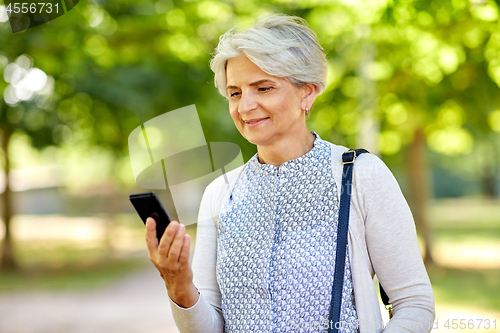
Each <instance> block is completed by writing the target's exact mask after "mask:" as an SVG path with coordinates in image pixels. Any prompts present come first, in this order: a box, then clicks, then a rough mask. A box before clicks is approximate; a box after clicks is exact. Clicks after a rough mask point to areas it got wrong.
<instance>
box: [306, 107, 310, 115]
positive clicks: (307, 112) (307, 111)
mask: <svg viewBox="0 0 500 333" xmlns="http://www.w3.org/2000/svg"><path fill="white" fill-rule="evenodd" d="M309 111H310V110H309V107H307V106H306V116H308V115H309Z"/></svg>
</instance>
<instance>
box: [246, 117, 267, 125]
mask: <svg viewBox="0 0 500 333" xmlns="http://www.w3.org/2000/svg"><path fill="white" fill-rule="evenodd" d="M268 119H269V117H267V118H255V119H250V120H244V122H245V124H246V125H247V126H251V127H253V126H257V125H260V124H262V123H263V122H265V121H266V120H268Z"/></svg>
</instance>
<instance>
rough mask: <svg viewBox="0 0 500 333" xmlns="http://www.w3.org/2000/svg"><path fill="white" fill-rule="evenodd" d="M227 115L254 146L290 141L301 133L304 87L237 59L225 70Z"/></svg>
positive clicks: (304, 101) (245, 59)
mask: <svg viewBox="0 0 500 333" xmlns="http://www.w3.org/2000/svg"><path fill="white" fill-rule="evenodd" d="M226 77H227V93H228V95H229V111H230V113H231V117H232V118H233V121H234V124H235V125H236V127H237V128H238V130H239V131H240V133H241V135H243V137H244V138H246V139H247V140H248V141H249V142H251V143H253V144H256V145H258V146H266V145H270V144H274V143H278V142H280V141H281V142H285V141H282V140H290V139H292V140H293V139H294V138H296V137H297V135H299V134H302V133H303V131H304V130H305V129H307V127H306V125H305V115H304V112H303V111H302V110H303V109H305V107H306V106H309V105H307V104H306V102H307V100H306V99H305V97H304V96H305V95H307V89H308V88H310V87H308V86H307V85H306V86H304V87H300V88H298V87H296V86H294V85H293V84H292V83H290V81H288V80H287V79H284V78H280V77H276V76H273V75H269V74H267V73H266V72H264V71H263V70H261V69H260V68H259V67H258V66H257V65H255V64H254V63H253V62H251V61H250V60H249V59H248V58H247V57H246V56H244V55H241V56H239V57H236V58H232V59H230V60H229V61H228V63H227V67H226Z"/></svg>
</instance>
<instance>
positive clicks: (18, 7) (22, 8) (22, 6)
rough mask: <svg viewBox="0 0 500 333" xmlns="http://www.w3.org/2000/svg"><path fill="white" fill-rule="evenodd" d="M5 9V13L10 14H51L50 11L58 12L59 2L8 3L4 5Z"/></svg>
mask: <svg viewBox="0 0 500 333" xmlns="http://www.w3.org/2000/svg"><path fill="white" fill-rule="evenodd" d="M5 10H6V11H7V14H8V15H9V17H10V15H11V14H12V13H15V14H19V13H23V14H27V13H30V14H36V13H38V14H42V13H43V14H52V11H54V13H59V4H58V3H56V4H54V5H52V3H50V2H48V3H45V2H38V3H17V2H16V3H14V4H12V3H9V4H8V5H7V7H5Z"/></svg>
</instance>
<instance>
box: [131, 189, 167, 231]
mask: <svg viewBox="0 0 500 333" xmlns="http://www.w3.org/2000/svg"><path fill="white" fill-rule="evenodd" d="M129 200H130V202H131V203H132V205H133V206H134V208H135V210H136V211H137V213H138V214H139V216H140V217H141V219H142V221H143V222H144V224H146V219H147V218H148V217H152V218H154V219H155V221H156V238H158V241H160V239H161V236H162V235H163V233H164V232H165V229H166V228H167V226H168V224H169V223H170V221H172V219H171V218H170V215H168V212H167V210H166V209H165V207H163V204H162V203H161V201H160V199H159V198H158V196H157V195H156V193H154V192H146V193H136V194H131V195H130V196H129Z"/></svg>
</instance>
